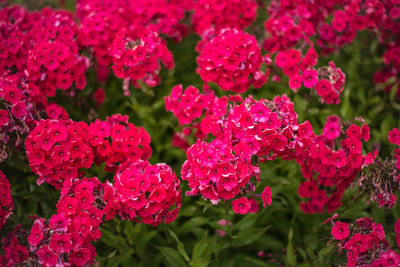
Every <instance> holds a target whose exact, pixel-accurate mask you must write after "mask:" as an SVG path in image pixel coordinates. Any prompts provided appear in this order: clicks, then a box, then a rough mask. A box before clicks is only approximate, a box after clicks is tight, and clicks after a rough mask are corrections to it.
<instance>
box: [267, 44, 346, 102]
mask: <svg viewBox="0 0 400 267" xmlns="http://www.w3.org/2000/svg"><path fill="white" fill-rule="evenodd" d="M317 58H318V55H317V53H316V51H315V49H314V48H309V49H308V50H307V52H306V54H305V55H304V56H303V57H302V55H301V51H300V50H297V49H294V48H291V49H289V50H288V51H280V52H279V53H277V55H276V57H275V64H276V65H277V66H278V67H279V68H281V69H282V71H283V73H284V74H285V75H286V76H288V77H289V88H290V89H292V90H293V91H295V92H297V91H298V90H299V88H300V87H301V86H302V84H303V85H304V87H306V88H310V89H311V88H315V91H316V93H317V94H318V95H319V96H320V97H321V101H322V102H324V103H327V104H339V103H340V99H339V96H340V94H341V93H342V91H343V89H344V88H343V85H344V83H345V75H344V73H343V72H342V71H341V69H340V68H337V67H336V66H335V64H334V63H333V62H332V61H330V62H329V66H328V67H320V68H318V69H315V67H314V66H315V65H316V64H317Z"/></svg>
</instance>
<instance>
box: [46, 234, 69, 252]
mask: <svg viewBox="0 0 400 267" xmlns="http://www.w3.org/2000/svg"><path fill="white" fill-rule="evenodd" d="M49 247H50V248H51V250H52V251H54V252H55V253H57V254H61V253H68V252H70V251H71V249H72V245H71V240H70V239H69V235H67V234H54V235H52V236H51V240H50V243H49Z"/></svg>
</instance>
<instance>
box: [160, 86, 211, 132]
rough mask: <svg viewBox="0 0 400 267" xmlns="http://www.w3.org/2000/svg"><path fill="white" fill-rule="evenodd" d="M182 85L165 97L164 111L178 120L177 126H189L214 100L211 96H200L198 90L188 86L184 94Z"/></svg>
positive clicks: (174, 88) (175, 87)
mask: <svg viewBox="0 0 400 267" xmlns="http://www.w3.org/2000/svg"><path fill="white" fill-rule="evenodd" d="M182 91H183V88H182V85H181V84H179V85H176V86H174V87H173V88H172V90H171V95H170V96H166V97H165V98H164V99H165V110H166V111H171V112H172V113H173V114H174V116H175V117H176V118H177V119H178V121H179V124H182V125H184V124H190V123H191V122H192V121H193V120H195V119H197V118H200V117H201V116H202V115H203V111H204V110H207V109H208V108H209V106H210V102H211V101H212V100H213V99H214V97H215V96H214V95H213V94H208V95H204V94H200V93H199V89H197V88H195V87H193V86H189V87H187V88H186V89H185V91H184V92H182Z"/></svg>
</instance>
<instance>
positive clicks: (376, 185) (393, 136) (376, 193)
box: [357, 128, 400, 209]
mask: <svg viewBox="0 0 400 267" xmlns="http://www.w3.org/2000/svg"><path fill="white" fill-rule="evenodd" d="M388 139H389V142H390V143H392V144H396V145H397V146H400V130H398V129H396V128H395V129H393V130H391V131H390V132H389V133H388ZM399 178H400V150H399V149H398V148H396V149H395V150H394V156H393V157H391V158H386V159H375V160H374V161H373V162H372V164H371V165H370V166H368V168H365V170H364V171H363V173H362V175H361V177H360V178H359V180H358V182H357V184H358V185H359V186H360V188H361V189H362V190H363V191H364V192H366V193H367V194H369V199H370V200H371V201H374V202H376V203H377V204H378V206H379V207H387V208H389V209H391V208H393V206H394V205H395V204H396V201H397V197H396V193H397V192H398V191H399V189H400V181H399Z"/></svg>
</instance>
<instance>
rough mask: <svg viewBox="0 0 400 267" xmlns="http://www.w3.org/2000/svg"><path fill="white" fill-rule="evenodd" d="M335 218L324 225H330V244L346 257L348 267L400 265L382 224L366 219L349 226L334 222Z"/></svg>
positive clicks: (398, 257)
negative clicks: (331, 237)
mask: <svg viewBox="0 0 400 267" xmlns="http://www.w3.org/2000/svg"><path fill="white" fill-rule="evenodd" d="M336 218H337V214H335V215H334V216H333V217H332V218H331V219H328V220H327V221H325V223H327V222H329V221H330V222H331V223H332V229H331V233H332V236H333V239H332V240H331V241H330V243H332V242H333V243H335V245H336V247H337V249H338V252H339V254H340V255H342V254H343V253H344V254H345V255H346V256H347V266H348V267H361V266H373V267H381V266H387V267H395V266H399V265H400V255H399V254H397V253H396V252H394V251H393V250H391V249H390V247H389V243H388V241H387V240H386V239H385V231H384V229H383V226H382V224H380V223H375V222H374V221H373V220H372V219H371V218H368V217H364V218H361V219H357V220H356V221H355V223H351V224H348V223H344V222H341V221H339V220H337V221H334V220H335V219H336ZM396 227H397V223H396Z"/></svg>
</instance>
